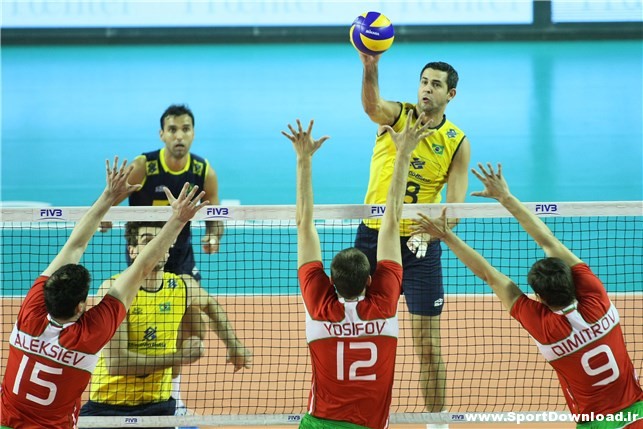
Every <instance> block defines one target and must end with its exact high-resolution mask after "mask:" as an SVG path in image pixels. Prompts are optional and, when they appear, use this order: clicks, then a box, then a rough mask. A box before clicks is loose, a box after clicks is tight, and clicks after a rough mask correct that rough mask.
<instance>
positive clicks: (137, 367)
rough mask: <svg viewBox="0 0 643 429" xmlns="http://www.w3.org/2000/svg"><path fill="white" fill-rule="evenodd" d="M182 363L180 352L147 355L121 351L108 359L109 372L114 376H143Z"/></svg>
mask: <svg viewBox="0 0 643 429" xmlns="http://www.w3.org/2000/svg"><path fill="white" fill-rule="evenodd" d="M180 364H181V357H180V355H179V354H178V353H176V352H174V353H168V354H164V355H145V354H141V353H134V352H130V351H125V352H121V355H120V356H119V357H117V358H111V359H107V367H108V370H109V374H110V375H112V376H116V375H120V376H125V375H132V376H137V377H142V376H146V375H149V374H151V373H153V372H156V371H162V370H164V369H166V368H171V367H173V366H175V365H180Z"/></svg>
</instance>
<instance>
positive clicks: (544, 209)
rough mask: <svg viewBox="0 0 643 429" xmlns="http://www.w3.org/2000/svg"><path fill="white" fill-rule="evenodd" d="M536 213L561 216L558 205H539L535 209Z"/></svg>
mask: <svg viewBox="0 0 643 429" xmlns="http://www.w3.org/2000/svg"><path fill="white" fill-rule="evenodd" d="M534 212H535V213H536V214H537V215H548V216H550V215H554V216H557V215H560V213H559V212H558V204H554V203H538V204H536V206H535V208H534Z"/></svg>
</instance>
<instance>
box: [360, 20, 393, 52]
mask: <svg viewBox="0 0 643 429" xmlns="http://www.w3.org/2000/svg"><path fill="white" fill-rule="evenodd" d="M394 38H395V32H394V31H393V24H391V21H390V20H389V19H388V18H387V17H386V16H384V15H382V14H381V13H379V12H366V13H363V14H361V15H360V16H358V17H357V18H355V21H353V25H352V26H351V29H350V39H351V43H352V44H353V46H354V47H355V49H357V50H358V51H360V52H362V53H364V54H367V55H379V54H381V53H382V52H385V51H386V50H387V49H388V48H390V47H391V45H392V44H393V39H394Z"/></svg>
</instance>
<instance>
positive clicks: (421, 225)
mask: <svg viewBox="0 0 643 429" xmlns="http://www.w3.org/2000/svg"><path fill="white" fill-rule="evenodd" d="M418 216H420V218H419V219H416V220H415V224H414V225H413V226H411V233H412V234H413V235H412V236H411V237H414V236H415V235H417V234H420V235H423V234H428V235H430V236H431V237H435V238H444V236H445V235H447V234H448V233H449V232H450V231H451V229H450V228H449V226H448V225H447V208H446V207H444V208H442V214H441V215H440V217H439V218H430V217H428V216H426V215H423V214H422V213H418ZM409 241H410V239H409Z"/></svg>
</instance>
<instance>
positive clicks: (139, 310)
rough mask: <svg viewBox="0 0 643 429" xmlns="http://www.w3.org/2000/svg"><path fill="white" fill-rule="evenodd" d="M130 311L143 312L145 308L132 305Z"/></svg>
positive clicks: (133, 312) (134, 312)
mask: <svg viewBox="0 0 643 429" xmlns="http://www.w3.org/2000/svg"><path fill="white" fill-rule="evenodd" d="M130 311H131V312H132V314H143V308H142V307H139V306H136V307H132V308H131V309H130Z"/></svg>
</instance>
